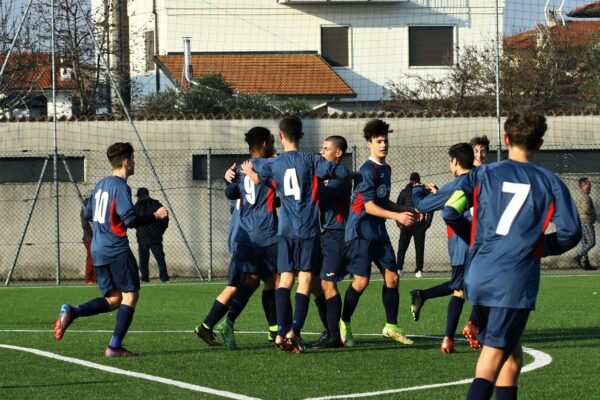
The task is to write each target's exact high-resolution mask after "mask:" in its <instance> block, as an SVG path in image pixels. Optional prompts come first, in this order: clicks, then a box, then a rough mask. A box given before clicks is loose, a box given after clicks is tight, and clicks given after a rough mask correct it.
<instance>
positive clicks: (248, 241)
mask: <svg viewBox="0 0 600 400" xmlns="http://www.w3.org/2000/svg"><path fill="white" fill-rule="evenodd" d="M250 161H252V163H253V164H254V170H255V171H256V172H257V173H258V174H259V175H260V174H261V173H262V171H263V169H264V166H265V164H266V163H267V162H268V161H267V159H265V158H252V159H251V160H250ZM235 173H236V175H235V179H234V181H233V182H232V184H233V185H234V186H235V187H236V188H237V192H238V193H239V198H240V199H241V209H240V227H239V230H238V231H237V235H236V242H238V243H241V244H244V245H246V246H249V247H266V246H270V245H272V244H275V243H277V213H276V212H275V188H274V187H273V186H272V185H270V184H269V185H255V184H254V182H252V180H250V178H249V177H247V176H246V175H244V174H243V173H242V171H241V167H240V166H238V167H237V168H236V170H235Z"/></svg>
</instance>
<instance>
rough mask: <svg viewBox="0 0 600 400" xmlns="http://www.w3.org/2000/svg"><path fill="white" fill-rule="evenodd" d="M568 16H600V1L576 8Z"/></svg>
mask: <svg viewBox="0 0 600 400" xmlns="http://www.w3.org/2000/svg"><path fill="white" fill-rule="evenodd" d="M567 16H569V17H571V18H598V17H600V1H596V2H594V3H590V4H586V5H585V6H581V7H577V8H574V9H572V10H571V11H569V13H568V14H567Z"/></svg>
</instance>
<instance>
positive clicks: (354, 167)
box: [352, 145, 356, 171]
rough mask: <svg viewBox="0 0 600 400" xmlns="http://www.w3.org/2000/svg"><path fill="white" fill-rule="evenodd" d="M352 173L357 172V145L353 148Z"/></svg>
mask: <svg viewBox="0 0 600 400" xmlns="http://www.w3.org/2000/svg"><path fill="white" fill-rule="evenodd" d="M352 171H356V145H354V146H352Z"/></svg>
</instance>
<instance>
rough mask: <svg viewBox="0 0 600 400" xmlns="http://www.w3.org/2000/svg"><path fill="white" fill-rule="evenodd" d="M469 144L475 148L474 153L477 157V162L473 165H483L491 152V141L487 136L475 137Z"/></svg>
mask: <svg viewBox="0 0 600 400" xmlns="http://www.w3.org/2000/svg"><path fill="white" fill-rule="evenodd" d="M469 144H470V145H471V147H472V148H473V153H474V155H475V161H474V162H473V165H474V166H475V167H479V166H481V165H483V163H484V162H485V159H486V157H487V155H488V153H489V152H490V139H488V137H487V136H486V135H483V136H475V137H474V138H472V139H471V140H470V141H469Z"/></svg>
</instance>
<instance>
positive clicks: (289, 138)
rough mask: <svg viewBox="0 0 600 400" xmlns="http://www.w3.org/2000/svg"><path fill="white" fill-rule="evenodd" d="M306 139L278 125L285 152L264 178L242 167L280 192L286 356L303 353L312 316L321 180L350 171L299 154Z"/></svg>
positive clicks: (280, 304)
mask: <svg viewBox="0 0 600 400" xmlns="http://www.w3.org/2000/svg"><path fill="white" fill-rule="evenodd" d="M303 136H304V132H303V131H302V121H301V120H300V118H298V117H297V116H286V117H283V118H282V119H281V121H280V122H279V135H278V137H279V140H280V141H281V143H282V145H283V152H282V153H281V154H280V155H279V156H277V157H276V158H274V159H272V160H271V161H270V162H269V163H266V164H265V166H264V167H263V170H262V171H260V175H258V174H256V172H255V171H253V169H252V162H248V163H244V164H243V166H242V167H243V172H244V173H245V174H246V175H248V176H251V177H252V180H253V181H254V182H255V183H256V184H258V183H262V184H265V185H271V186H274V187H275V188H276V191H277V196H278V197H279V198H280V200H281V212H280V217H279V226H278V231H277V235H278V257H277V270H278V272H279V274H280V278H279V283H278V285H277V290H276V292H275V298H276V309H277V325H278V335H277V337H276V339H275V344H276V345H277V346H279V347H280V348H281V349H282V350H284V351H291V352H294V353H302V352H303V351H304V349H305V347H304V343H303V341H302V337H301V335H300V333H301V330H302V327H303V325H304V321H305V320H306V315H307V313H308V305H309V297H308V296H309V295H310V288H311V276H312V274H318V273H319V270H320V263H319V259H320V247H321V243H320V239H319V235H320V233H321V232H320V227H319V207H318V201H319V179H330V178H338V179H344V178H346V177H347V176H348V175H349V171H348V169H347V168H345V167H344V166H342V165H338V164H335V163H332V162H329V161H327V160H325V159H324V158H323V157H321V156H320V155H318V154H309V153H304V152H302V151H299V145H300V140H301V139H302V137H303ZM296 274H297V275H298V288H297V289H296V296H295V303H296V308H295V310H294V315H293V319H292V304H291V299H290V291H291V288H292V286H293V285H294V282H295V280H296Z"/></svg>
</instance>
